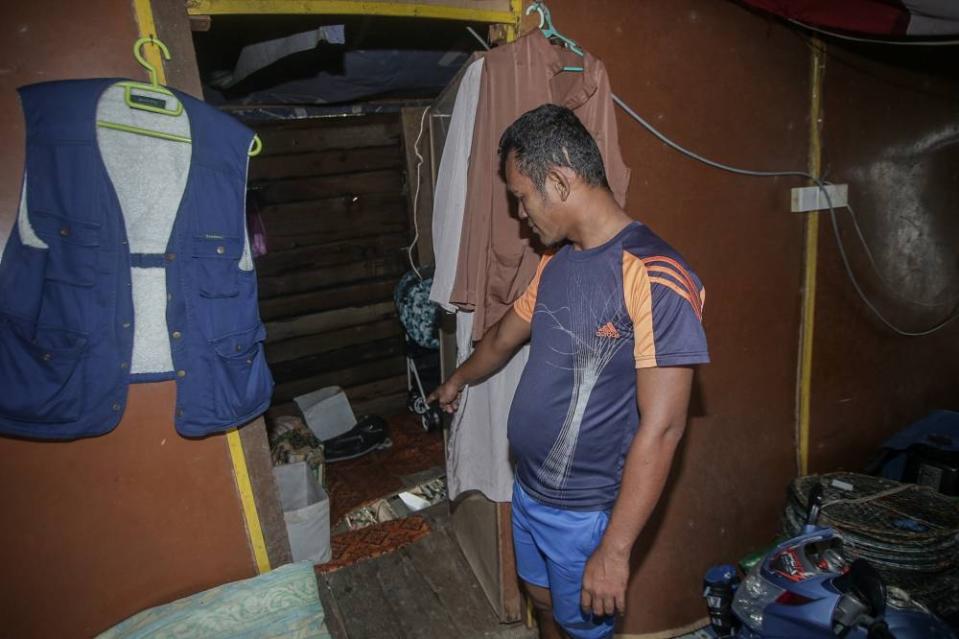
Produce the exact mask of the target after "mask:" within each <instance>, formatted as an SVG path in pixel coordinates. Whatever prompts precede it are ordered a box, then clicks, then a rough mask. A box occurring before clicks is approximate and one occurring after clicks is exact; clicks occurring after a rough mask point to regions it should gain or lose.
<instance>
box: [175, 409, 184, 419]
mask: <svg viewBox="0 0 959 639" xmlns="http://www.w3.org/2000/svg"><path fill="white" fill-rule="evenodd" d="M176 416H177V417H183V409H182V408H178V409H176Z"/></svg>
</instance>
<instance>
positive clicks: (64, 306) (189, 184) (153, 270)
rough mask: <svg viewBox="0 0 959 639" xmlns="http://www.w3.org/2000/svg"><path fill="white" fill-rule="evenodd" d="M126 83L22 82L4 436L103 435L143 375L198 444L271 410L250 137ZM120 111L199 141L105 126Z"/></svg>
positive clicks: (7, 260) (194, 103) (2, 295)
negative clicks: (171, 391) (130, 91)
mask: <svg viewBox="0 0 959 639" xmlns="http://www.w3.org/2000/svg"><path fill="white" fill-rule="evenodd" d="M116 82H118V80H116V79H95V80H71V81H61V82H48V83H42V84H35V85H30V86H27V87H23V88H21V89H20V98H21V103H22V105H23V111H24V115H25V118H26V142H27V149H26V166H25V172H24V185H23V191H22V199H21V203H20V209H19V214H18V217H17V222H16V224H15V226H14V228H13V230H12V232H11V235H10V238H9V240H8V242H7V246H6V249H5V250H4V253H3V259H2V261H0V433H5V434H12V435H18V436H24V437H33V438H42V439H67V438H75V437H87V436H94V435H100V434H102V433H106V432H108V431H110V430H112V429H113V428H114V427H115V426H116V425H117V423H118V422H119V421H120V418H121V417H122V415H123V412H124V409H125V407H126V402H127V390H128V388H127V387H128V385H129V384H130V383H131V382H150V381H159V380H168V379H172V380H175V381H176V384H177V398H176V405H175V406H170V407H169V409H168V410H169V413H170V417H171V419H173V421H174V423H175V425H176V429H177V431H178V432H180V433H181V434H183V435H186V436H202V435H207V434H209V433H213V432H217V431H222V430H225V429H228V428H231V427H234V426H238V425H242V424H243V423H245V422H247V421H249V420H251V419H252V418H254V417H255V416H257V415H258V414H260V413H262V412H263V411H264V410H266V408H267V407H268V405H269V402H270V396H271V394H272V389H273V380H272V377H271V376H270V372H269V369H268V368H267V365H266V360H265V357H264V352H263V339H264V337H265V330H264V327H263V324H262V322H261V321H260V317H259V312H258V309H257V294H256V274H255V273H254V271H253V264H252V258H251V257H250V255H249V243H248V241H247V239H246V227H245V219H244V217H245V216H244V202H245V191H246V168H247V151H248V149H249V146H250V141H251V140H252V137H253V133H252V131H250V130H249V129H247V128H246V127H244V126H243V125H242V124H240V123H239V122H237V121H236V120H234V119H233V118H231V117H229V116H227V115H225V114H223V113H221V112H219V111H217V110H216V109H214V108H211V107H209V106H207V105H206V104H204V103H203V102H200V101H198V100H195V99H193V98H191V97H190V96H188V95H185V94H182V93H179V92H174V93H175V96H176V100H179V101H180V103H182V105H183V108H184V110H183V115H181V116H179V117H178V118H171V117H170V116H165V115H156V114H152V113H150V112H148V111H142V110H138V109H130V108H129V107H127V106H125V105H124V103H123V101H122V99H118V98H117V96H118V95H120V93H118V92H121V91H122V89H119V88H118V87H116V86H114V85H115V83H116ZM107 98H109V99H107ZM135 99H139V100H140V101H141V103H147V104H155V101H156V99H157V98H156V96H155V95H154V96H153V97H152V98H151V97H150V96H147V97H144V98H135ZM168 99H169V98H168ZM151 100H152V102H151ZM170 100H172V99H170ZM171 104H175V101H172V102H171ZM168 106H169V105H168ZM117 118H121V119H122V118H128V119H130V120H129V121H128V122H133V123H135V124H139V125H142V126H143V128H152V129H154V130H156V129H158V128H161V129H162V128H163V127H174V128H175V127H180V129H182V131H181V132H185V133H187V134H188V135H189V137H190V138H192V145H187V144H183V143H181V142H171V141H165V140H157V139H156V138H147V137H144V136H140V135H135V134H131V133H124V132H118V131H114V130H109V129H104V128H99V127H97V124H96V123H97V120H98V119H102V120H115V119H117ZM164 410H166V409H164Z"/></svg>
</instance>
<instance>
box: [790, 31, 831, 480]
mask: <svg viewBox="0 0 959 639" xmlns="http://www.w3.org/2000/svg"><path fill="white" fill-rule="evenodd" d="M825 70H826V45H825V44H824V43H823V42H822V41H821V40H819V38H813V42H812V47H811V54H810V61H809V168H808V170H809V174H810V175H812V176H813V177H816V178H818V177H820V176H821V171H822V137H821V134H822V91H823V74H824V73H825ZM818 213H819V212H818V211H810V212H809V213H807V214H806V228H805V240H806V242H805V247H804V251H803V265H804V268H803V298H802V324H801V327H800V336H799V375H798V384H797V388H796V396H797V397H796V399H797V402H796V411H797V413H798V414H797V419H796V467H797V469H798V471H799V474H800V475H805V474H807V473H808V472H809V424H810V407H811V404H812V364H813V338H814V336H815V330H814V329H815V325H816V270H817V266H818V259H819V215H818Z"/></svg>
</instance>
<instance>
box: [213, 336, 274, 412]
mask: <svg viewBox="0 0 959 639" xmlns="http://www.w3.org/2000/svg"><path fill="white" fill-rule="evenodd" d="M265 338H266V328H265V327H264V326H263V325H262V324H260V325H259V326H257V327H256V328H252V329H249V330H246V331H241V332H238V333H232V334H230V335H227V336H225V337H220V338H218V339H215V340H212V341H211V342H210V344H211V345H212V346H213V350H214V351H215V352H216V355H217V357H216V362H215V364H214V366H215V367H216V370H214V371H213V387H214V399H215V400H216V412H217V416H218V417H220V418H222V419H234V418H237V417H244V416H246V415H248V414H249V413H250V412H251V411H253V410H254V409H255V408H256V407H257V406H259V405H260V404H261V403H263V402H264V401H265V400H267V399H268V398H269V397H270V395H271V394H272V392H273V380H272V378H271V377H270V373H269V369H268V368H267V367H266V364H265V362H264V361H263V358H264V354H263V340H264V339H265Z"/></svg>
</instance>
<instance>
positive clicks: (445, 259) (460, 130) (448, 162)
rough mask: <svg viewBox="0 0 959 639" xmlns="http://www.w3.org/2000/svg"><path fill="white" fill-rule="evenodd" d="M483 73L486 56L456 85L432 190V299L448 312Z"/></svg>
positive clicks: (469, 69)
mask: <svg viewBox="0 0 959 639" xmlns="http://www.w3.org/2000/svg"><path fill="white" fill-rule="evenodd" d="M482 77H483V59H482V58H480V59H479V60H476V61H475V62H473V63H471V64H470V65H469V66H468V67H467V68H466V72H465V73H464V74H463V78H462V79H461V80H460V83H459V87H457V90H456V99H455V101H454V103H453V112H452V114H451V115H450V123H449V129H448V131H447V133H446V141H445V142H444V144H443V155H442V156H440V167H439V170H438V171H437V172H436V189H435V191H434V193H433V255H434V260H433V264H434V265H435V267H436V268H435V270H434V273H433V286H432V287H431V288H430V299H431V300H433V301H434V302H436V303H437V304H439V305H440V306H441V307H443V309H445V310H447V311H449V312H453V311H455V310H456V307H455V306H453V305H452V304H450V295H451V294H452V292H453V280H454V279H455V278H456V264H457V262H458V261H459V253H460V238H461V236H462V233H463V209H464V207H465V206H466V171H467V168H468V167H469V160H470V149H471V148H472V147H473V123H474V121H475V120H476V105H477V102H478V101H479V84H480V79H481V78H482Z"/></svg>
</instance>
